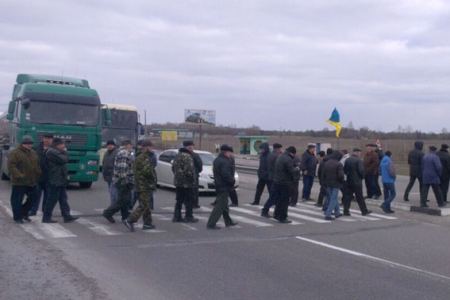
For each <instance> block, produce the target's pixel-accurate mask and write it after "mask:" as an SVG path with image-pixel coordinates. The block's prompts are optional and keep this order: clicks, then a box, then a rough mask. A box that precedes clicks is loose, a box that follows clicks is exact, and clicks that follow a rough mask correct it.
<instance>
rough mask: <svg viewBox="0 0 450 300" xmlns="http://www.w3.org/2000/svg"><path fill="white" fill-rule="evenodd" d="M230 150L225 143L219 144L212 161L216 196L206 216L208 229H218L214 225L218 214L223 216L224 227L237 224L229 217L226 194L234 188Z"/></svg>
mask: <svg viewBox="0 0 450 300" xmlns="http://www.w3.org/2000/svg"><path fill="white" fill-rule="evenodd" d="M232 150H233V149H232V148H231V147H230V146H228V145H226V144H224V145H222V146H220V152H219V155H218V156H217V157H216V159H214V162H213V173H214V185H215V188H216V193H217V196H216V201H215V202H216V205H214V208H213V210H212V212H211V214H210V216H209V218H208V223H207V224H206V227H207V228H208V229H220V227H219V226H217V225H216V223H217V221H219V219H220V216H223V220H224V222H225V226H226V227H229V226H235V225H237V222H234V221H233V220H232V219H231V217H230V214H229V208H228V195H229V193H230V192H231V191H232V190H233V189H234V184H235V183H236V180H235V179H234V174H233V167H232V165H231V161H230V156H231V151H232Z"/></svg>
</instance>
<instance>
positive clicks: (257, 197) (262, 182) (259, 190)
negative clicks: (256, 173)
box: [254, 179, 269, 204]
mask: <svg viewBox="0 0 450 300" xmlns="http://www.w3.org/2000/svg"><path fill="white" fill-rule="evenodd" d="M265 186H267V190H269V180H268V179H259V180H258V183H257V184H256V193H255V200H254V202H255V203H258V204H259V201H260V200H261V195H262V193H263V192H264V187H265Z"/></svg>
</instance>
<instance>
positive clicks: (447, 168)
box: [436, 144, 450, 203]
mask: <svg viewBox="0 0 450 300" xmlns="http://www.w3.org/2000/svg"><path fill="white" fill-rule="evenodd" d="M448 148H449V147H448V145H447V144H442V146H441V150H439V151H438V152H437V153H436V154H437V156H438V157H439V160H440V161H441V165H442V172H441V176H440V178H439V179H440V180H441V191H442V197H443V199H444V202H445V203H446V202H447V194H448V185H449V182H450V154H449V153H448Z"/></svg>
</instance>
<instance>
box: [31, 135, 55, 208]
mask: <svg viewBox="0 0 450 300" xmlns="http://www.w3.org/2000/svg"><path fill="white" fill-rule="evenodd" d="M52 141H53V134H52V133H44V135H43V136H42V141H41V142H40V143H39V144H38V145H37V146H36V147H34V148H33V149H34V151H36V153H37V155H38V158H39V166H40V167H41V176H40V177H39V179H38V182H37V184H36V191H35V194H34V200H33V207H32V208H31V209H30V212H29V213H28V215H29V216H35V215H36V212H37V211H38V210H39V203H40V202H41V195H42V194H44V199H43V200H42V212H44V207H45V204H46V203H47V199H48V190H47V186H48V170H47V157H46V156H45V151H47V148H48V147H50V145H51V144H52Z"/></svg>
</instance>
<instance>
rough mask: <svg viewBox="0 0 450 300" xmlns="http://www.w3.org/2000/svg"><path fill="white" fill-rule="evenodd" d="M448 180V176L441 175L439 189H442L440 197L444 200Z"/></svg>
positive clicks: (449, 178)
mask: <svg viewBox="0 0 450 300" xmlns="http://www.w3.org/2000/svg"><path fill="white" fill-rule="evenodd" d="M449 182H450V177H448V176H441V191H442V198H443V199H444V202H447V194H448V185H449Z"/></svg>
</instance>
